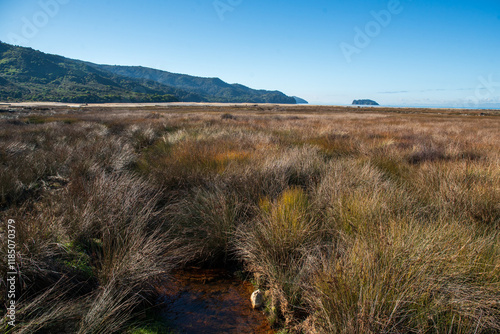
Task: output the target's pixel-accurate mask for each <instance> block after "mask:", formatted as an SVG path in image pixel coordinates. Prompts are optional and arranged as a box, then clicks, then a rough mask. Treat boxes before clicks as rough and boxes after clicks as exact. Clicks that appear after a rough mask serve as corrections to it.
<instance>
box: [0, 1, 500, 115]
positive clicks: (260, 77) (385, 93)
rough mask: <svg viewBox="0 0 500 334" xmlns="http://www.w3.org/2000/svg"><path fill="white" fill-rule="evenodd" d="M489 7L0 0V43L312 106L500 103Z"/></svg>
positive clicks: (492, 5) (497, 50)
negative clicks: (213, 82)
mask: <svg viewBox="0 0 500 334" xmlns="http://www.w3.org/2000/svg"><path fill="white" fill-rule="evenodd" d="M499 36H500V1H498V0H491V1H490V0H488V1H487V0H477V1H473V0H471V1H464V0H453V1H451V0H440V1H424V0H420V1H419V0H400V1H398V0H384V1H379V0H370V1H368V0H349V1H340V0H336V1H333V0H330V1H326V0H315V1H296V0H287V1H284V0H278V1H269V0H268V1H263V0H215V1H214V0H175V1H174V0H148V1H127V0H85V1H83V0H23V1H19V0H1V1H0V40H2V41H4V42H8V43H14V44H18V45H22V46H29V47H32V48H34V49H37V50H41V51H44V52H48V53H54V54H60V55H63V56H66V57H70V58H76V59H82V60H87V61H92V62H96V63H101V64H118V65H142V66H147V67H153V68H158V69H162V70H167V71H171V72H177V73H185V74H191V75H197V76H206V77H220V78H221V79H223V80H225V81H227V82H230V83H236V82H238V83H241V84H244V85H247V86H250V87H252V88H259V89H273V90H281V91H283V92H284V93H286V94H288V95H296V96H300V97H303V98H305V99H307V100H309V101H310V102H312V103H330V104H349V103H351V102H352V100H353V99H358V98H370V99H374V100H376V101H378V102H379V103H381V104H384V105H435V106H443V105H446V106H468V107H474V106H477V107H480V106H487V105H493V104H496V105H500V66H499V65H500V57H499V56H500V37H499Z"/></svg>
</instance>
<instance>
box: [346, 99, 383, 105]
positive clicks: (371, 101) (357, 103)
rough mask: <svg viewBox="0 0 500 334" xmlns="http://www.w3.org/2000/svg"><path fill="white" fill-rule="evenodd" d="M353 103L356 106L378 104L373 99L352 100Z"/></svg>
mask: <svg viewBox="0 0 500 334" xmlns="http://www.w3.org/2000/svg"><path fill="white" fill-rule="evenodd" d="M352 104H353V105H357V106H378V105H379V104H378V103H377V102H375V101H373V100H354V101H353V102H352Z"/></svg>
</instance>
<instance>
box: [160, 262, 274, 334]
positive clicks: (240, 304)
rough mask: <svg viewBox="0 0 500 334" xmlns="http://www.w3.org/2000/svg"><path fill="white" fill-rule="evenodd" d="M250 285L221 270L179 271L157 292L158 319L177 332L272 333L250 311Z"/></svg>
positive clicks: (262, 319) (261, 318) (261, 317)
mask: <svg viewBox="0 0 500 334" xmlns="http://www.w3.org/2000/svg"><path fill="white" fill-rule="evenodd" d="M252 291H253V287H252V285H251V284H249V283H246V282H243V281H241V280H239V279H237V278H235V277H234V276H232V275H230V273H228V272H227V271H225V270H220V269H194V268H193V269H188V270H183V271H178V272H176V273H175V274H174V278H173V280H172V281H171V282H169V284H167V285H165V286H164V287H163V288H161V289H160V291H159V292H160V294H161V296H162V297H161V299H162V300H161V301H162V302H164V305H165V307H164V308H163V309H162V311H161V316H162V318H163V319H165V321H166V322H167V323H168V324H169V326H170V327H172V328H173V329H174V330H175V331H176V332H178V333H189V334H191V333H192V334H196V333H204V334H211V333H214V334H215V333H258V334H263V333H266V334H267V333H274V331H272V330H271V328H270V326H269V323H268V321H267V319H266V317H265V316H264V315H263V314H262V312H260V311H257V310H253V309H252V307H251V304H250V295H251V293H252Z"/></svg>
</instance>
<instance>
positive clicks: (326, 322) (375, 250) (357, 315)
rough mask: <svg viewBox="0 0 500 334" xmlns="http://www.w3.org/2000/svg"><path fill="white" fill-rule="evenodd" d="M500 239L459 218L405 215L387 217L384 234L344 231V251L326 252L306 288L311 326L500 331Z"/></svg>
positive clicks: (399, 330)
mask: <svg viewBox="0 0 500 334" xmlns="http://www.w3.org/2000/svg"><path fill="white" fill-rule="evenodd" d="M498 237H499V236H498V234H493V235H477V231H475V229H474V227H473V226H464V225H462V224H460V223H451V224H447V223H444V224H442V225H439V226H438V225H422V224H420V223H417V222H412V221H405V220H401V221H392V222H388V224H387V226H385V228H384V230H383V233H380V232H379V231H378V229H375V230H373V231H371V232H370V233H368V234H366V232H365V233H361V234H359V235H356V236H351V237H346V238H344V241H343V242H345V243H346V246H345V248H344V249H343V251H342V252H338V250H334V251H332V252H331V254H332V255H329V256H327V257H326V258H322V261H321V262H320V263H321V266H320V268H319V271H318V272H317V274H316V276H315V279H314V280H313V283H312V287H313V289H311V290H308V294H307V297H306V299H307V300H308V301H309V304H310V306H311V308H312V309H313V310H314V313H313V317H314V321H312V323H314V324H315V325H314V326H313V327H315V328H316V330H317V331H319V332H328V333H394V332H397V333H407V332H411V333H413V332H415V333H426V332H436V333H443V332H453V333H458V332H460V333H471V332H483V331H485V332H488V330H495V331H496V330H499V329H500V328H499V323H498V319H499V316H500V313H499V308H498V306H499V299H498V298H499V296H500V295H499V290H498V287H499V285H498V284H499V283H500V281H499V276H498V271H499V266H498V265H499V263H500V262H499V261H500V257H499V256H500V253H499V251H498V247H495V246H492V244H493V243H495V242H498ZM472 254H474V255H472ZM471 257H472V258H471ZM479 296H480V297H479ZM478 298H479V299H478Z"/></svg>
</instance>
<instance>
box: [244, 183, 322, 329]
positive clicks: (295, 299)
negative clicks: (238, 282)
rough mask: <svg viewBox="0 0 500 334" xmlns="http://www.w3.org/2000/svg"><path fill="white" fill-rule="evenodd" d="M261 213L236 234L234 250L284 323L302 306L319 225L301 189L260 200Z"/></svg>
mask: <svg viewBox="0 0 500 334" xmlns="http://www.w3.org/2000/svg"><path fill="white" fill-rule="evenodd" d="M260 209H261V214H260V216H259V217H257V218H256V220H255V221H253V222H249V223H247V224H245V225H244V226H242V227H241V228H240V229H239V230H238V232H237V241H236V243H235V247H236V249H237V253H238V255H239V256H240V257H241V258H242V259H243V260H244V261H245V263H246V265H247V267H248V269H249V270H250V271H251V272H254V273H256V274H257V275H258V276H259V277H260V279H261V280H262V282H261V284H264V285H266V286H267V287H268V288H270V289H271V290H270V291H271V293H272V298H273V307H274V308H279V310H280V311H281V314H283V315H284V316H285V317H286V318H287V321H292V319H293V312H295V311H298V308H299V307H301V306H302V304H301V297H302V296H301V295H302V284H303V283H304V282H305V281H306V279H307V275H308V272H307V271H308V270H307V269H308V268H307V266H305V262H306V260H307V253H308V250H310V249H311V248H314V247H315V246H316V245H317V241H318V240H317V239H318V232H319V230H318V224H317V222H316V221H315V220H314V217H313V216H312V215H311V212H310V204H309V200H308V197H307V195H306V194H305V193H304V191H303V190H302V189H300V188H290V189H287V190H285V191H284V192H283V193H282V194H281V195H280V197H279V198H278V199H276V200H275V201H272V202H271V201H270V200H269V199H268V198H264V199H262V201H261V203H260Z"/></svg>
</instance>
